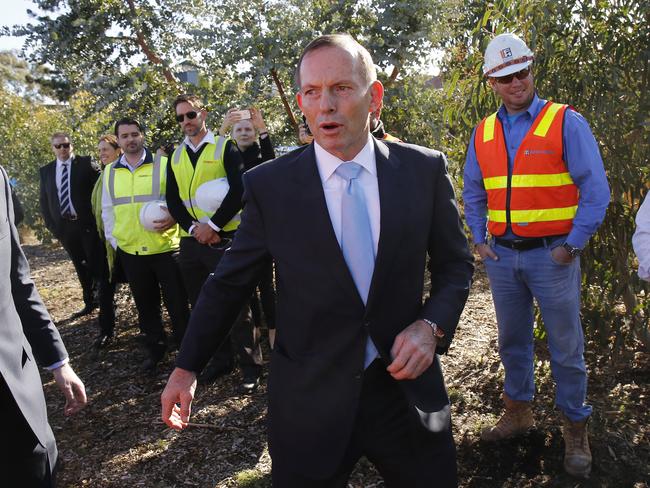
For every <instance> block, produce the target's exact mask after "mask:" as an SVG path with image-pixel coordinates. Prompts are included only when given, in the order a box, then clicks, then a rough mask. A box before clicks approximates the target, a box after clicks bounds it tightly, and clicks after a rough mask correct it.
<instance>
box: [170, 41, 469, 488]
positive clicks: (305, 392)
mask: <svg viewBox="0 0 650 488" xmlns="http://www.w3.org/2000/svg"><path fill="white" fill-rule="evenodd" d="M296 82H297V86H298V87H299V93H298V95H297V99H298V104H299V105H300V107H301V109H302V111H303V113H304V114H305V116H306V118H307V123H308V124H309V127H310V128H311V131H312V132H313V134H314V137H315V143H314V144H311V145H309V146H306V147H304V148H301V149H299V150H298V151H295V152H293V153H290V154H287V155H286V156H283V157H280V158H278V159H276V160H274V161H272V162H270V163H266V164H262V165H260V166H258V167H257V168H255V169H252V170H250V171H249V172H247V173H245V174H244V187H245V192H244V201H245V206H244V213H243V215H242V222H241V225H240V227H239V231H238V234H237V236H236V238H235V240H234V242H233V245H232V247H231V248H230V249H229V250H228V251H227V252H226V255H225V256H224V258H223V259H222V261H221V263H220V265H219V266H218V267H217V269H216V271H215V273H214V274H213V275H212V276H211V277H210V278H209V279H208V281H207V282H206V284H205V285H204V287H203V290H202V292H201V296H200V298H199V301H198V303H197V306H196V308H195V309H194V312H193V314H192V318H191V321H190V326H189V328H188V331H187V334H186V336H185V340H184V341H183V345H182V348H181V351H180V353H179V356H178V358H177V362H176V365H177V367H176V369H175V370H174V371H173V372H172V374H171V376H170V378H169V381H168V383H167V386H166V388H165V391H164V392H163V394H162V397H161V401H162V417H163V420H164V421H165V422H166V423H167V424H168V425H169V426H171V427H173V428H176V429H182V428H185V427H186V426H187V424H188V421H189V415H190V407H191V402H192V398H193V394H194V390H195V387H196V379H195V378H196V373H197V372H198V371H200V370H201V368H202V367H203V366H204V365H205V363H206V361H207V360H208V358H209V356H210V353H211V351H212V350H213V349H214V348H215V347H216V345H217V344H218V343H219V341H220V340H221V338H222V337H224V335H225V334H226V332H227V325H228V324H229V323H231V321H232V318H233V317H234V315H235V314H236V313H237V311H238V308H237V307H238V306H240V305H241V303H243V302H244V301H245V300H246V299H247V298H248V297H249V296H250V293H251V291H252V289H253V286H255V284H256V283H257V280H258V278H259V272H260V270H261V269H262V268H263V266H264V264H265V262H266V260H268V259H269V258H270V257H272V258H273V259H274V261H275V263H276V272H277V278H278V280H277V281H278V309H277V336H276V342H275V348H274V349H273V353H272V358H271V367H270V376H269V380H268V388H269V393H268V396H269V409H268V412H269V425H268V432H269V450H270V453H271V457H272V459H273V474H272V476H273V485H274V486H275V487H282V488H286V487H296V488H298V487H301V488H304V487H310V488H314V487H344V486H346V481H347V479H348V477H349V475H350V473H351V471H352V469H353V468H354V465H355V464H356V461H357V460H358V459H359V458H360V457H361V456H362V455H365V456H366V457H367V458H368V459H370V461H371V462H373V463H374V464H375V466H376V467H377V468H378V470H379V472H380V473H381V474H382V476H383V477H384V479H385V481H386V484H387V486H390V487H399V488H404V487H409V488H412V487H425V486H426V487H430V486H438V487H439V486H444V487H451V486H456V484H457V481H456V456H455V448H454V444H453V437H452V434H451V417H450V408H449V399H448V396H447V392H446V389H445V385H444V380H443V377H442V372H441V369H440V364H439V361H438V359H437V357H436V354H435V353H436V352H444V351H445V350H446V349H447V347H448V346H449V342H450V340H451V338H452V337H453V335H454V331H455V329H456V326H457V323H458V319H459V316H460V313H461V311H462V309H463V306H464V304H465V300H466V299H467V295H468V292H469V285H470V280H471V275H472V272H473V265H472V256H471V254H470V253H469V249H468V245H467V240H466V238H465V235H464V234H463V230H462V225H461V222H460V217H459V213H458V209H457V207H456V202H455V199H454V193H453V189H452V184H451V181H450V179H449V177H448V175H447V173H446V167H445V166H446V161H445V157H444V156H443V155H442V154H441V153H439V152H437V151H432V150H429V149H425V148H422V147H418V146H413V145H407V144H401V143H385V142H382V141H376V140H374V139H373V138H372V137H371V136H370V134H369V114H370V113H372V112H374V111H375V110H376V109H377V108H378V107H379V106H380V104H381V101H382V97H383V87H382V85H381V83H380V82H379V81H377V78H376V72H375V68H374V64H373V62H372V59H371V57H370V55H369V54H368V52H367V51H366V50H365V49H364V48H363V47H362V46H360V45H359V44H358V43H357V42H356V41H354V40H353V39H352V38H351V37H350V36H348V35H341V34H337V35H330V36H323V37H320V38H318V39H316V40H315V41H312V42H311V43H310V44H309V45H308V46H307V47H306V48H305V50H304V51H303V55H302V57H301V58H300V61H299V63H298V69H297V72H296ZM351 173H352V174H351ZM351 223H353V224H354V225H351ZM361 229H363V230H364V232H363V233H362V232H359V231H360V230H361ZM362 244H363V246H362ZM368 244H369V248H365V246H368ZM364 248H365V249H366V250H365V251H363V250H362V249H364ZM360 250H361V251H360ZM427 255H428V257H429V261H428V269H429V271H430V277H431V290H430V294H429V296H428V297H427V298H426V300H424V302H423V300H422V295H423V289H424V268H425V264H426V262H427ZM375 256H376V257H375ZM368 258H369V259H368ZM368 265H369V266H370V267H372V269H371V270H370V271H368ZM215 324H216V325H215ZM178 404H180V405H178Z"/></svg>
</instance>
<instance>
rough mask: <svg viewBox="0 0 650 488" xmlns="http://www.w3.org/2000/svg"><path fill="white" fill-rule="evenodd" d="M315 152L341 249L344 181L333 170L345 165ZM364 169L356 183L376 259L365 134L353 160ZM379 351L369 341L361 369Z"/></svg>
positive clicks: (374, 188)
mask: <svg viewBox="0 0 650 488" xmlns="http://www.w3.org/2000/svg"><path fill="white" fill-rule="evenodd" d="M314 150H315V152H316V165H317V166H318V173H319V174H320V179H321V182H322V183H323V192H324V193H325V202H326V203H327V210H328V212H329V214H330V221H331V222H332V227H333V228H334V234H336V240H337V241H338V242H339V246H340V245H341V220H342V219H341V217H342V216H341V201H342V199H343V192H345V190H346V188H347V181H346V180H345V178H343V177H341V176H339V175H338V174H336V173H335V171H336V168H338V167H339V166H340V165H341V164H343V163H345V162H346V161H342V160H341V159H339V158H337V157H336V156H333V155H332V154H330V153H328V152H327V151H326V150H325V149H323V148H322V147H321V146H319V145H318V143H317V142H315V141H314ZM350 161H354V162H355V163H357V164H358V165H360V166H361V167H362V168H363V169H362V170H361V172H360V173H359V176H358V180H357V182H358V183H359V188H361V191H363V197H364V199H365V201H366V208H367V210H368V218H369V219H370V231H371V233H372V247H373V252H374V254H375V257H376V256H377V246H378V244H379V225H380V208H379V183H378V181H377V161H376V160H375V145H374V143H373V139H372V136H371V135H370V134H368V141H367V142H366V145H365V146H363V149H361V151H359V153H358V154H357V155H356V156H355V157H354V158H352V159H351V160H350ZM378 354H379V353H378V351H377V348H376V346H375V345H374V343H373V342H372V339H371V338H370V337H368V341H367V343H366V353H365V360H364V367H366V368H367V367H368V365H369V364H370V363H371V362H372V361H373V360H374V359H375V358H376V357H377V356H378Z"/></svg>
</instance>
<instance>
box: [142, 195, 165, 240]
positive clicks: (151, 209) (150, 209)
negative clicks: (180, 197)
mask: <svg viewBox="0 0 650 488" xmlns="http://www.w3.org/2000/svg"><path fill="white" fill-rule="evenodd" d="M166 207H167V203H166V202H163V201H160V200H156V201H153V202H147V203H145V204H144V205H143V206H142V208H141V209H140V223H141V224H142V226H143V227H144V228H145V229H147V230H150V231H153V232H156V229H154V225H155V224H154V221H155V220H163V219H165V218H167V217H169V212H168V211H167V208H166Z"/></svg>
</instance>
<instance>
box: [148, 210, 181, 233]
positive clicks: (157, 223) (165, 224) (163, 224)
mask: <svg viewBox="0 0 650 488" xmlns="http://www.w3.org/2000/svg"><path fill="white" fill-rule="evenodd" d="M160 208H164V209H165V210H167V207H160ZM175 224H176V221H175V220H174V217H172V214H170V213H169V210H167V217H165V218H164V219H159V220H154V221H153V228H154V230H155V231H156V232H165V231H166V230H167V229H170V228H171V227H173V226H174V225H175Z"/></svg>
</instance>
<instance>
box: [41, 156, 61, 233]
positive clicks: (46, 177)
mask: <svg viewBox="0 0 650 488" xmlns="http://www.w3.org/2000/svg"><path fill="white" fill-rule="evenodd" d="M50 169H52V165H47V166H43V167H42V168H41V169H40V171H39V175H40V182H41V185H40V194H39V203H40V206H41V215H42V216H43V221H44V222H45V227H47V229H48V230H49V231H50V232H51V233H52V234H54V236H55V237H58V236H57V231H56V223H55V222H54V218H53V217H52V213H51V209H50V202H49V201H48V195H47V186H48V185H49V184H50V178H56V173H54V174H51V176H50V174H48V173H52V172H51V171H50ZM55 171H56V166H54V172H55ZM55 187H56V185H55Z"/></svg>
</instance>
